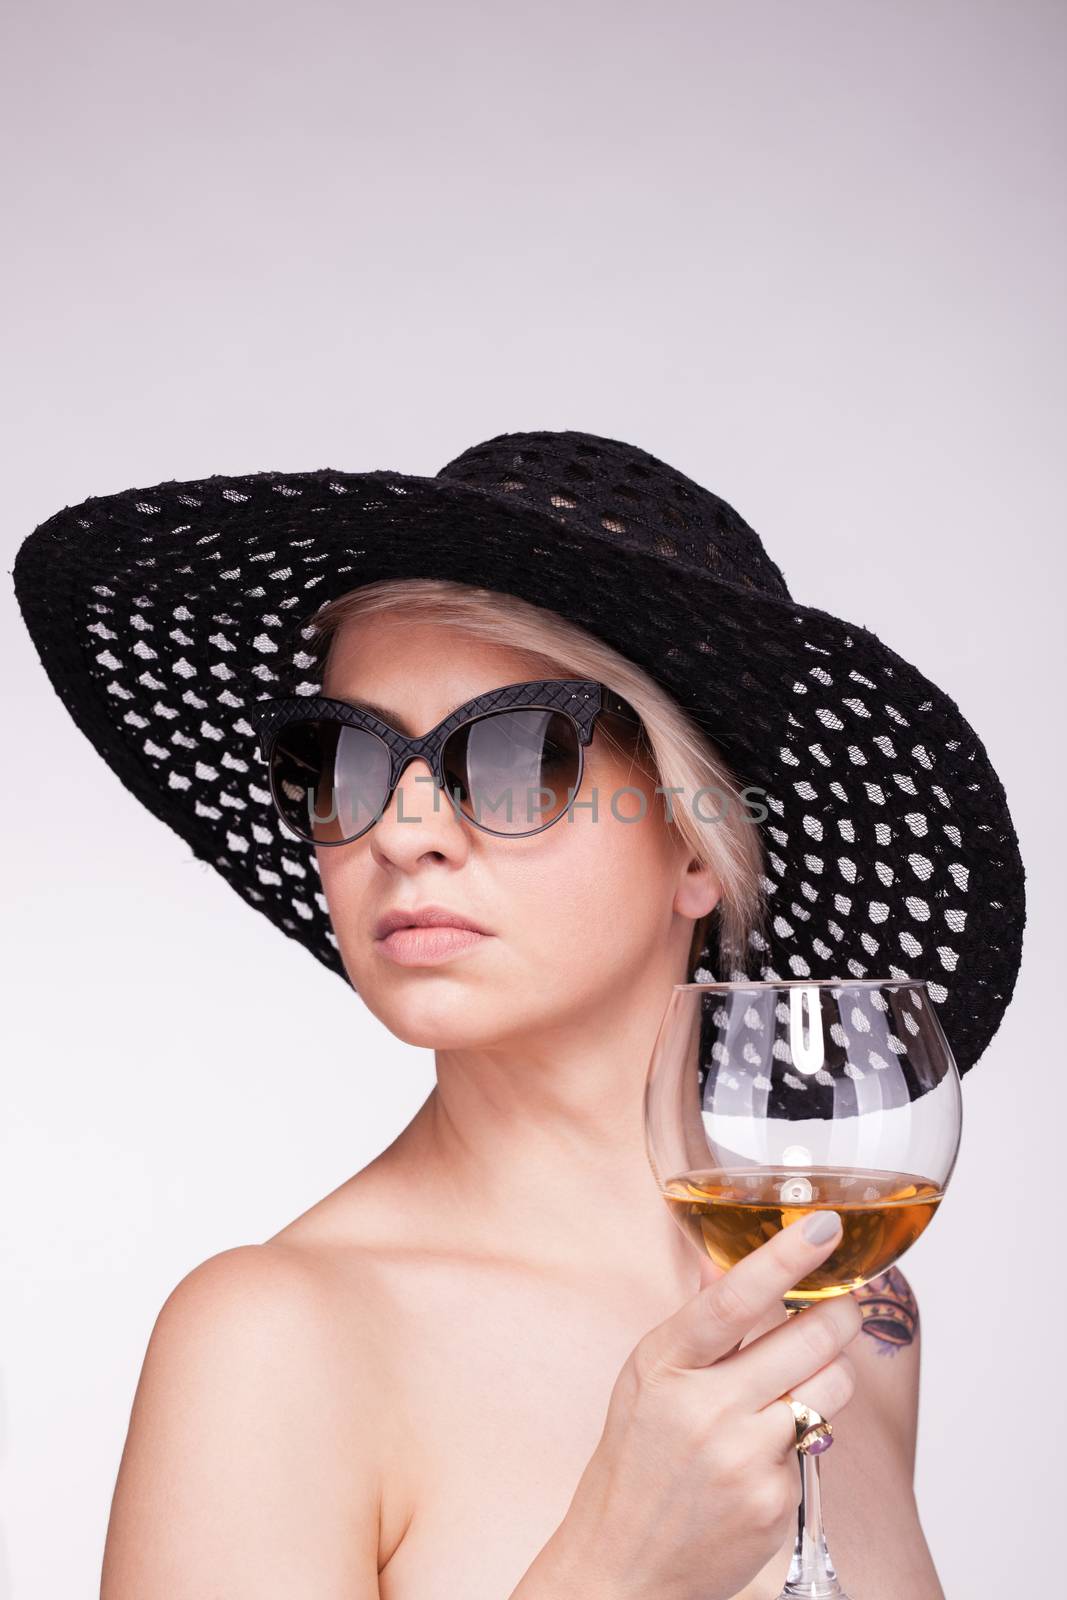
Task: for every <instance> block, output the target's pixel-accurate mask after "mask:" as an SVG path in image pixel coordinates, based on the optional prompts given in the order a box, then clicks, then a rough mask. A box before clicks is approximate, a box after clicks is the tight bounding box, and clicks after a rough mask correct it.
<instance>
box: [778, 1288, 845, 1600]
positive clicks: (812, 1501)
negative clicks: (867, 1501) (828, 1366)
mask: <svg viewBox="0 0 1067 1600" xmlns="http://www.w3.org/2000/svg"><path fill="white" fill-rule="evenodd" d="M785 1309H786V1311H787V1312H788V1314H789V1315H790V1316H791V1317H792V1316H795V1315H796V1314H797V1312H799V1311H802V1310H806V1306H804V1305H796V1304H791V1303H789V1302H788V1301H787V1302H786V1308H785ZM797 1460H798V1462H799V1463H800V1505H799V1507H798V1510H797V1536H796V1540H795V1542H794V1544H793V1559H792V1560H791V1561H790V1563H789V1572H788V1575H787V1577H786V1580H785V1588H784V1589H783V1590H782V1592H781V1594H780V1595H779V1596H778V1600H848V1596H847V1595H846V1593H845V1591H844V1589H842V1587H841V1585H840V1584H839V1583H838V1581H837V1573H836V1572H835V1570H834V1564H833V1562H832V1561H831V1559H830V1552H829V1550H828V1549H827V1547H826V1534H825V1533H824V1531H823V1524H822V1486H821V1483H820V1480H819V1457H818V1456H811V1455H806V1454H805V1452H804V1451H803V1450H798V1451H797Z"/></svg>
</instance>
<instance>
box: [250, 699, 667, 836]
mask: <svg viewBox="0 0 1067 1600" xmlns="http://www.w3.org/2000/svg"><path fill="white" fill-rule="evenodd" d="M603 713H610V714H611V715H613V716H616V717H619V718H620V719H622V720H624V721H625V722H627V723H630V724H632V725H636V726H637V727H640V718H639V716H638V715H637V713H636V712H635V711H634V710H633V708H632V706H630V705H629V704H628V702H627V701H626V700H624V699H623V698H622V697H621V695H618V694H616V693H615V692H614V690H612V689H609V688H608V687H607V686H606V685H604V684H601V683H597V682H595V681H594V680H592V679H585V678H542V679H533V680H531V681H529V682H524V683H509V684H506V685H504V686H503V687H502V688H499V689H490V690H489V691H488V692H487V693H486V694H482V695H478V696H477V697H476V698H475V699H473V700H468V701H467V702H466V703H465V704H464V705H461V706H457V707H456V709H455V710H454V711H452V712H450V713H449V715H448V716H447V717H445V718H443V720H442V721H441V722H439V723H438V724H437V725H436V727H434V728H431V729H430V731H429V732H428V733H425V734H422V735H420V736H418V737H411V736H410V735H408V734H406V733H402V732H400V731H399V730H398V729H397V728H394V727H392V726H390V724H389V723H388V722H385V721H383V720H382V719H381V717H379V716H376V715H375V714H374V713H373V712H371V711H369V710H365V709H364V708H363V707H361V706H359V705H353V704H350V703H349V702H348V701H346V700H337V699H330V698H323V697H321V696H314V697H312V696H303V697H301V696H295V697H291V698H285V699H274V700H269V701H265V702H263V701H261V702H260V704H259V706H258V708H257V711H256V714H255V717H254V721H255V724H256V734H257V737H258V739H259V748H260V755H261V757H262V759H263V760H264V761H265V762H266V763H267V767H268V772H269V783H270V793H271V798H272V799H273V801H274V805H275V808H276V810H277V811H278V814H279V816H280V817H281V819H282V821H283V822H284V823H285V825H286V827H287V828H289V829H290V830H291V831H292V832H293V833H295V834H296V835H297V837H298V838H300V839H304V840H306V841H307V842H308V843H311V844H316V845H320V844H321V845H335V844H351V842H352V841H353V840H354V839H358V838H360V837H361V835H362V834H364V833H366V832H367V831H368V829H369V828H372V827H373V826H374V824H375V823H376V822H377V821H378V819H379V818H380V817H381V815H382V813H383V812H384V810H385V808H386V806H387V805H388V804H389V800H390V797H391V796H392V793H393V791H394V789H395V788H396V785H397V783H398V782H399V780H400V775H401V773H402V772H403V771H404V768H405V767H406V766H408V764H409V763H410V762H412V761H414V760H416V759H419V758H421V759H422V760H425V761H427V762H428V763H429V765H430V769H431V771H432V773H433V782H434V791H433V803H434V807H435V809H436V808H437V806H438V804H439V794H440V793H441V792H444V793H445V794H446V795H447V796H448V798H449V802H450V803H451V804H452V806H453V808H454V810H455V812H456V814H457V815H462V816H463V817H464V818H465V819H466V820H467V821H468V822H471V823H472V824H473V825H474V826H475V827H477V828H481V829H483V830H484V831H485V832H486V833H493V834H502V835H506V836H508V837H515V836H516V835H525V834H532V833H540V832H541V831H542V829H544V828H548V827H551V825H552V823H553V822H558V821H559V819H560V817H562V816H563V815H564V813H565V812H566V811H568V810H569V809H570V808H571V806H572V802H573V800H574V797H575V796H576V795H577V793H578V790H579V789H580V788H581V783H582V772H583V770H584V754H583V752H584V749H585V746H586V745H587V744H588V743H589V741H590V740H591V739H592V737H593V728H594V724H595V723H596V720H597V718H598V716H600V715H601V714H603ZM486 819H488V820H486ZM408 820H410V821H414V820H416V819H415V818H409V819H408Z"/></svg>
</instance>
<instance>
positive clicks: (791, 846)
mask: <svg viewBox="0 0 1067 1600" xmlns="http://www.w3.org/2000/svg"><path fill="white" fill-rule="evenodd" d="M798 565H799V563H798ZM408 577H436V578H451V579H454V580H458V581H459V582H462V583H468V584H476V585H479V586H481V587H484V588H488V589H493V590H498V591H499V590H502V591H505V592H507V593H511V594H515V595H519V596H521V597H522V598H523V599H525V600H528V601H531V602H532V603H533V604H535V605H539V606H543V607H547V608H549V609H551V610H553V611H555V612H558V613H560V614H561V615H563V616H564V617H567V618H569V619H570V620H571V621H572V622H575V623H577V624H579V625H580V626H582V627H583V628H585V629H587V630H588V631H589V632H590V633H592V634H595V635H596V636H597V637H599V638H600V639H602V640H604V641H606V642H607V643H608V644H609V645H612V646H613V647H614V648H615V649H616V650H618V651H619V652H621V654H623V655H625V656H627V657H628V658H629V659H630V660H631V661H633V662H635V663H636V664H637V665H638V666H640V667H643V668H644V669H645V671H647V672H648V673H649V674H651V676H652V677H653V678H655V679H656V680H658V682H659V683H660V684H661V685H662V686H663V687H664V688H665V689H667V690H668V691H669V692H670V694H672V695H673V696H674V698H675V699H676V700H677V701H678V703H679V704H680V705H681V706H682V707H683V708H684V709H685V710H686V711H687V712H688V713H690V715H691V716H693V718H694V719H695V720H696V721H697V722H698V724H699V725H700V726H701V727H702V728H703V729H704V730H705V732H706V733H707V734H708V735H709V736H710V737H711V738H712V739H713V740H714V742H715V743H716V744H717V745H718V747H719V749H720V750H721V751H722V752H723V754H724V755H725V756H726V758H727V760H728V761H729V762H730V763H731V765H732V767H733V769H734V772H735V773H736V774H737V776H738V778H739V780H740V782H741V783H742V785H748V786H757V787H759V788H760V789H762V790H763V791H764V794H763V796H761V799H762V801H763V804H765V805H766V806H767V807H768V815H767V820H766V821H765V822H763V823H761V824H759V825H760V826H761V828H762V832H763V842H764V846H765V855H766V862H767V878H766V880H765V883H764V887H765V890H766V892H767V896H768V904H769V916H768V919H767V935H766V937H763V936H762V935H759V934H757V935H755V936H754V943H753V947H752V951H751V962H750V964H749V966H748V968H747V970H746V971H745V973H744V975H745V976H747V977H750V978H758V979H766V980H780V979H800V978H806V977H812V978H832V979H841V980H845V981H847V979H848V978H849V977H853V978H863V977H884V978H892V977H900V978H924V979H926V981H927V983H928V986H929V992H930V995H931V997H932V999H933V1001H934V1003H935V1004H936V1005H937V1007H938V1014H939V1017H940V1019H941V1022H942V1026H943V1027H944V1029H945V1032H946V1035H947V1037H948V1040H949V1043H950V1045H951V1046H952V1050H953V1054H954V1056H955V1058H956V1063H957V1065H958V1067H959V1070H960V1071H961V1072H966V1071H967V1070H968V1068H970V1067H971V1066H972V1065H973V1064H974V1062H975V1061H976V1060H977V1059H978V1057H979V1056H980V1055H981V1054H982V1051H983V1050H984V1049H985V1047H986V1045H987V1044H988V1043H989V1040H990V1038H991V1037H992V1035H993V1034H994V1033H995V1031H996V1029H997V1028H998V1026H999V1024H1000V1022H1001V1019H1002V1017H1003V1014H1004V1011H1005V1008H1006V1007H1007V1005H1008V1002H1009V1000H1010V999H1011V995H1012V991H1013V989H1014V986H1015V980H1016V975H1017V972H1018V967H1019V962H1020V958H1021V951H1022V937H1023V926H1024V922H1025V916H1026V910H1025V898H1024V876H1025V875H1024V869H1023V864H1022V861H1021V858H1020V855H1019V846H1018V840H1017V838H1016V834H1015V829H1014V827H1013V826H1012V820H1011V816H1010V814H1009V811H1008V805H1007V800H1006V797H1005V793H1004V788H1003V786H1002V784H1001V782H1000V780H999V778H998V777H997V774H996V772H995V771H994V769H993V767H992V765H991V763H990V761H989V757H988V756H987V754H986V751H985V748H984V746H983V744H982V741H981V740H980V739H979V737H978V735H977V734H976V733H975V731H974V729H973V728H972V727H971V726H970V724H969V723H968V722H967V721H966V720H965V718H964V716H963V714H962V712H961V711H960V709H959V707H958V706H957V705H956V704H955V702H954V701H953V700H951V699H950V698H949V696H948V695H947V694H945V693H944V692H943V691H942V690H941V689H939V688H938V687H937V686H936V684H933V683H931V682H930V680H929V679H928V678H925V677H924V676H923V675H922V673H921V672H919V671H918V670H917V668H915V667H913V666H912V665H910V664H909V663H908V662H907V661H905V660H904V659H903V658H902V657H901V656H899V655H897V654H896V653H895V652H894V651H893V650H891V649H890V648H889V647H888V646H887V645H885V644H883V643H882V642H881V640H880V639H878V638H877V637H876V636H875V635H874V634H873V633H871V632H869V631H868V630H867V629H866V628H861V627H857V626H856V625H855V624H853V623H849V622H844V621H842V620H841V619H839V618H838V617H835V616H832V615H830V614H829V613H828V612H826V611H822V610H819V609H817V608H816V607H813V606H806V605H801V604H798V603H797V602H796V601H794V600H793V599H792V598H791V596H790V594H789V590H788V588H787V587H786V582H785V578H784V577H783V575H782V572H781V570H780V569H779V568H778V566H777V565H776V564H775V563H774V562H773V561H772V560H771V558H770V557H769V556H768V554H767V552H766V551H765V550H764V548H763V544H762V542H761V540H760V538H759V536H758V535H757V534H756V533H755V532H754V531H753V529H752V528H750V527H749V526H748V524H747V523H746V522H745V521H744V520H743V518H741V517H740V516H739V515H738V514H737V512H736V511H734V510H733V509H732V507H731V506H729V505H727V503H726V502H725V501H724V500H722V499H720V498H719V497H718V496H717V495H715V494H712V493H711V492H710V491H709V490H707V489H704V488H702V487H701V486H700V485H699V484H697V483H695V482H694V481H693V480H692V479H690V478H687V477H685V476H684V475H683V474H682V473H680V472H678V471H677V470H675V469H674V468H673V467H670V466H668V465H667V464H666V463H665V462H663V461H660V460H658V459H657V458H656V457H655V456H652V455H649V454H648V453H647V452H646V451H643V450H640V449H637V448H636V447H635V446H633V445H627V444H624V443H621V442H620V441H618V440H614V439H605V438H600V437H597V436H595V435H590V434H585V433H577V432H573V431H563V432H541V433H513V434H500V435H498V436H497V437H495V438H492V439H489V440H486V441H485V442H484V443H482V444H478V445H475V446H473V447H472V448H470V449H469V450H465V451H464V452H463V453H462V454H461V455H459V456H457V457H456V458H455V459H454V460H453V461H450V462H449V463H448V465H447V466H445V467H443V468H442V469H441V471H440V472H439V473H437V474H436V476H434V477H418V476H413V475H411V474H406V473H400V472H390V471H373V472H343V471H338V470H334V469H330V468H323V469H321V470H317V471H308V472H256V473H251V474H247V475H244V476H237V477H229V476H222V475H219V476H212V477H209V478H204V479H198V480H195V481H192V482H182V483H179V482H174V481H173V480H171V481H168V482H165V483H159V484H155V485H154V486H153V487H151V488H146V489H127V490H124V491H123V492H122V493H119V494H111V495H103V496H92V497H91V498H89V499H88V500H85V501H83V502H82V503H81V504H80V505H76V506H67V507H64V509H63V510H61V511H59V512H57V513H56V514H55V515H54V516H52V517H50V518H49V519H48V520H47V521H46V522H43V523H41V524H40V526H39V527H37V528H36V529H35V530H34V531H33V533H31V534H30V535H29V536H28V537H27V538H26V539H25V540H24V542H23V543H22V545H21V547H20V548H19V550H18V552H17V554H16V558H15V565H14V569H13V578H14V584H15V591H16V595H17V598H18V602H19V605H20V607H21V609H22V613H23V616H24V618H25V621H26V625H27V627H28V629H29V631H30V634H31V636H32V638H33V642H34V644H35V646H36V648H37V651H38V653H39V655H40V658H41V661H42V664H43V665H44V668H45V670H46V672H47V673H48V676H49V678H50V679H51V682H52V684H53V686H54V688H55V690H56V692H57V693H58V694H59V696H60V698H61V699H62V701H63V703H64V704H65V706H66V707H67V710H68V711H69V712H70V714H71V716H72V717H73V719H74V721H75V722H76V723H77V725H78V727H79V728H81V730H82V732H83V733H84V734H85V735H86V736H87V738H89V739H90V740H91V741H92V743H93V744H94V745H95V747H96V749H97V750H98V751H99V753H100V754H101V755H102V756H103V757H104V759H105V761H107V762H108V764H109V765H110V766H111V767H112V768H113V769H114V771H115V772H116V773H117V774H118V776H119V778H120V779H121V781H122V782H123V784H124V785H125V786H126V787H127V788H128V789H130V790H131V791H132V792H133V793H134V794H135V795H136V796H137V797H138V799H139V800H141V801H142V802H143V804H144V805H146V806H147V807H148V809H149V810H150V811H152V812H153V813H154V814H155V815H156V816H157V817H159V818H160V819H161V820H162V821H164V822H165V823H167V825H168V826H169V827H171V828H173V829H174V830H175V831H176V832H177V833H179V834H180V835H181V836H182V838H183V839H185V840H186V842H187V843H188V844H189V846H190V847H191V849H192V851H193V853H194V855H195V856H196V857H197V858H198V859H201V860H203V861H206V862H209V863H210V864H211V866H213V867H214V868H215V869H216V871H218V872H220V873H221V874H222V876H223V877H224V878H225V879H226V881H227V882H228V883H229V884H231V885H232V887H233V888H234V889H236V890H237V892H238V894H240V895H241V896H242V898H243V899H244V900H246V901H247V902H248V903H249V904H250V905H251V906H253V907H254V908H255V910H257V911H261V912H262V913H263V914H264V915H265V916H267V917H269V918H270V920H271V921H272V922H273V923H275V924H276V925H277V926H278V927H279V928H280V929H282V931H283V932H284V933H286V934H288V935H289V936H290V937H291V938H293V939H295V940H297V941H298V942H299V943H300V944H303V945H305V946H306V947H307V948H308V949H309V950H310V951H311V952H312V954H313V955H314V956H316V957H317V958H318V960H320V961H321V962H323V963H324V965H325V966H327V967H329V968H330V969H331V971H333V972H336V973H338V974H339V975H340V976H341V977H343V978H344V979H345V981H346V982H349V981H350V980H349V979H348V976H347V974H346V972H345V969H344V966H343V964H342V961H341V958H340V954H339V949H338V944H337V939H336V937H335V934H334V932H333V929H332V927H331V926H330V920H329V915H328V911H327V906H326V901H325V898H324V896H323V893H322V890H321V887H320V884H319V880H318V875H317V865H316V860H315V855H314V850H313V848H312V847H311V846H310V845H307V844H303V843H301V842H300V841H299V840H297V839H295V838H294V837H293V836H292V835H291V834H289V833H288V832H287V831H285V830H284V827H283V824H282V823H281V821H280V819H279V817H278V816H277V813H276V812H275V811H274V808H273V806H272V803H271V798H270V794H269V792H268V788H267V780H266V773H265V769H264V766H263V763H262V761H261V759H260V756H259V753H258V747H257V740H256V731H255V728H254V726H253V717H254V712H255V708H256V705H257V702H259V701H261V700H264V699H267V698H270V697H273V696H275V695H281V694H308V695H314V694H316V693H319V692H320V691H321V678H320V677H319V676H317V675H316V674H317V673H318V672H319V671H320V669H321V661H319V660H317V659H316V657H315V656H314V655H313V654H311V653H309V650H308V642H307V641H308V638H309V633H308V630H307V626H306V625H307V622H308V619H309V617H310V616H312V615H313V613H314V612H315V611H316V610H317V609H318V608H319V607H320V606H322V605H323V604H324V603H325V602H326V601H327V600H330V599H334V598H336V596H338V595H339V594H342V593H344V592H345V591H347V590H349V589H353V588H356V587H358V586H359V585H362V584H365V583H370V582H372V581H374V580H376V579H381V578H408ZM713 924H714V917H713ZM713 948H714V945H713V943H712V936H711V935H710V934H709V939H708V941H707V943H706V945H705V948H704V951H703V953H702V955H701V957H700V958H699V960H698V962H697V963H696V964H695V969H694V976H696V977H697V978H699V979H707V978H709V977H716V976H719V977H722V976H728V975H727V974H716V973H714V972H713V971H711V970H709V968H708V967H707V965H706V963H708V962H709V961H713V960H714V957H713V956H712V955H711V951H712V950H713Z"/></svg>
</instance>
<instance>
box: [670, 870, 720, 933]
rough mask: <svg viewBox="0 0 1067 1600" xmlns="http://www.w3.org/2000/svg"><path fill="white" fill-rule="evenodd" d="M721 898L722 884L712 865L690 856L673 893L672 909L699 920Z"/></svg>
mask: <svg viewBox="0 0 1067 1600" xmlns="http://www.w3.org/2000/svg"><path fill="white" fill-rule="evenodd" d="M721 898H722V884H721V883H720V882H719V880H718V878H717V877H716V875H715V869H714V867H711V866H709V865H708V864H707V862H706V861H700V860H698V859H697V857H696V856H690V858H689V860H688V861H687V862H686V863H685V865H684V867H683V869H682V875H681V877H680V878H679V880H678V887H677V889H676V890H675V893H674V910H675V911H677V912H678V913H679V915H681V916H683V917H691V918H692V920H693V921H694V922H699V920H700V918H701V917H706V916H707V915H708V912H709V911H714V909H715V907H716V906H717V905H718V903H719V901H720V900H721Z"/></svg>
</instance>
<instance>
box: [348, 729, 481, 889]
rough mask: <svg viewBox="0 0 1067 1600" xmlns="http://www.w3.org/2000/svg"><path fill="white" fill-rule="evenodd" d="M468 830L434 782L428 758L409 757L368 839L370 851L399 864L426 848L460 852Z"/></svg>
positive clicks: (418, 855)
mask: <svg viewBox="0 0 1067 1600" xmlns="http://www.w3.org/2000/svg"><path fill="white" fill-rule="evenodd" d="M469 833H470V830H469V829H468V827H467V826H466V824H465V823H464V821H463V820H462V818H461V817H460V816H459V815H458V814H457V807H456V804H455V803H454V801H453V800H452V799H451V797H450V796H449V795H448V794H446V793H444V792H442V791H441V790H440V789H438V788H437V786H436V784H435V783H434V777H433V768H432V767H431V765H430V763H429V761H428V760H427V759H426V758H425V757H424V756H413V757H412V759H411V760H410V761H409V762H408V763H407V765H406V766H405V768H404V770H403V772H402V773H401V774H400V777H399V778H398V779H397V783H396V788H395V789H394V790H393V793H392V794H391V795H390V797H389V803H388V805H386V806H385V807H384V809H383V811H382V814H381V816H380V817H379V818H378V820H377V822H376V823H375V824H374V826H373V828H372V829H371V830H370V833H369V834H368V838H369V839H370V843H371V850H372V852H373V853H374V854H376V855H378V856H379V857H380V858H382V859H386V858H387V859H390V860H392V861H393V862H395V863H397V864H403V863H410V862H413V861H415V860H417V859H418V858H419V857H420V856H422V855H425V854H426V852H427V851H432V852H436V853H437V854H441V855H447V854H455V853H456V852H457V851H463V850H465V849H467V848H468V846H469V843H470V839H469Z"/></svg>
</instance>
